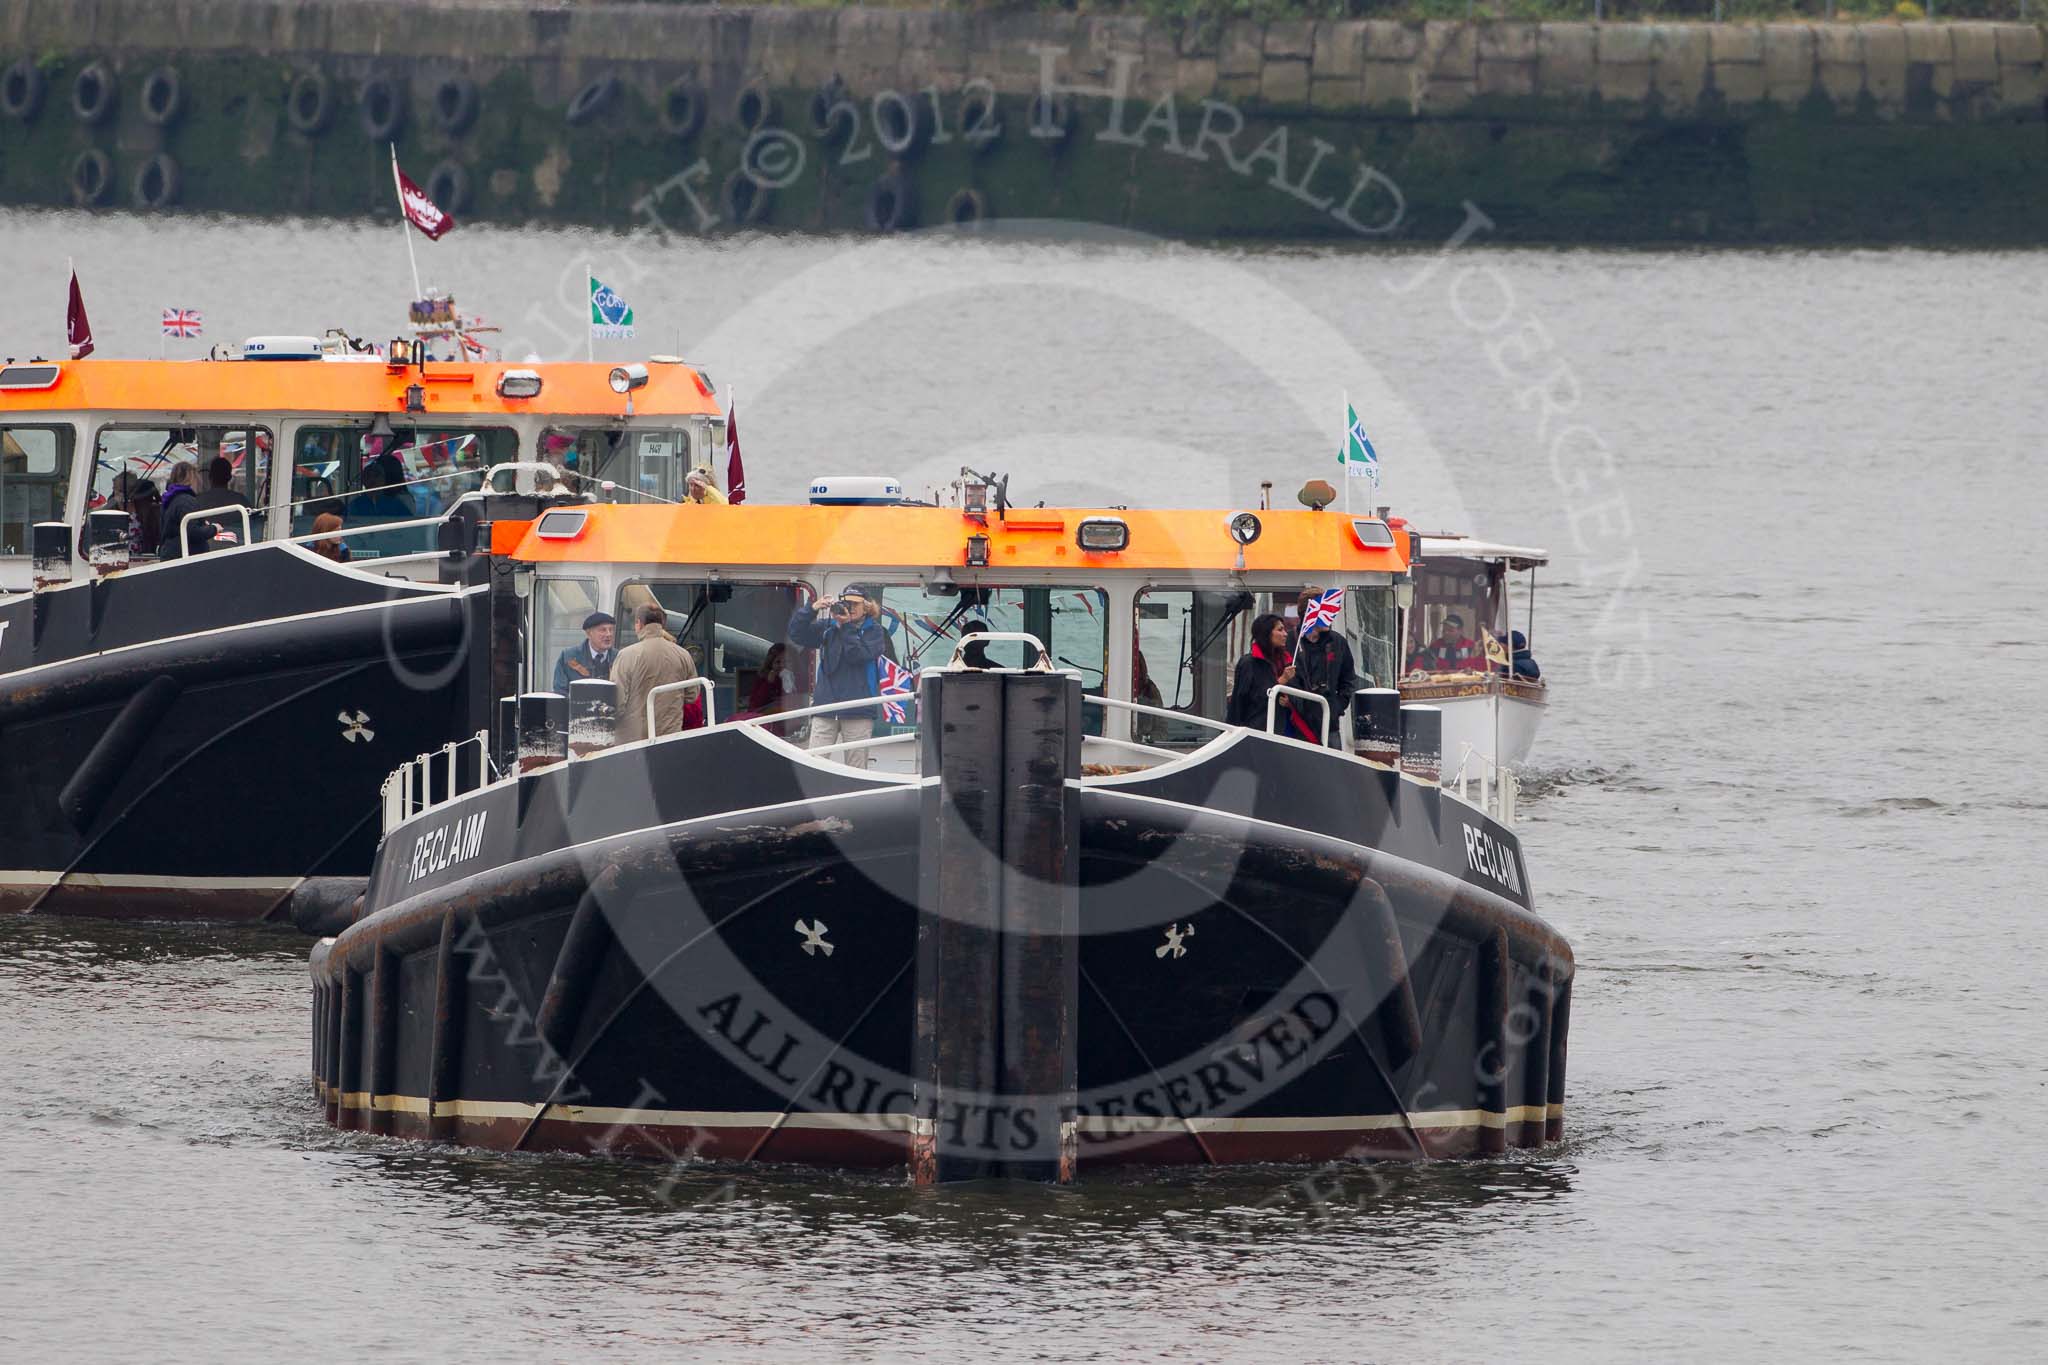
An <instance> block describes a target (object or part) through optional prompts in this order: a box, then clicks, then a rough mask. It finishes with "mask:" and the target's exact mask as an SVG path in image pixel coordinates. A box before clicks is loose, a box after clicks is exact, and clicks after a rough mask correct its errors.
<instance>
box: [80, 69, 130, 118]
mask: <svg viewBox="0 0 2048 1365" xmlns="http://www.w3.org/2000/svg"><path fill="white" fill-rule="evenodd" d="M120 93H121V87H120V86H119V85H118V84H117V83H116V82H115V80H114V73H113V72H111V71H109V70H107V66H106V63H105V62H93V63H91V64H90V65H88V66H87V67H86V68H85V70H83V71H81V72H79V73H78V75H77V76H76V77H74V78H73V79H72V82H71V112H72V113H73V114H76V115H77V116H78V121H79V122H80V123H84V124H88V125H90V124H96V123H103V122H105V121H106V117H107V115H109V114H111V113H113V112H114V101H115V99H116V98H117V97H118V96H119V95H120Z"/></svg>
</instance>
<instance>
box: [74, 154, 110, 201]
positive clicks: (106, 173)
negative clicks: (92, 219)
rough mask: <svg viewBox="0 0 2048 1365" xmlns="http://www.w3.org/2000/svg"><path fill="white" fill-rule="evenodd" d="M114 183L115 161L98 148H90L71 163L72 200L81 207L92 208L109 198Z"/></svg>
mask: <svg viewBox="0 0 2048 1365" xmlns="http://www.w3.org/2000/svg"><path fill="white" fill-rule="evenodd" d="M113 183H114V159H113V158H112V157H110V156H108V155H107V154H106V153H105V152H103V151H101V150H100V149H99V148H97V147H88V148H86V149H85V150H84V151H82V152H80V153H79V154H78V157H77V159H76V160H74V161H73V162H72V163H71V198H72V202H74V203H76V204H78V205H80V206H81V207H88V208H89V207H91V206H92V205H94V204H97V203H100V202H101V201H103V200H104V199H105V198H106V197H107V190H108V188H109V187H111V186H112V185H113Z"/></svg>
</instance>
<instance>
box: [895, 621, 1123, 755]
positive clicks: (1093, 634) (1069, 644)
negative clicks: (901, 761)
mask: <svg viewBox="0 0 2048 1365" xmlns="http://www.w3.org/2000/svg"><path fill="white" fill-rule="evenodd" d="M862 587H864V588H866V589H868V590H869V591H871V592H875V593H878V594H879V595H880V604H879V605H880V607H881V619H882V625H883V627H884V629H885V630H886V632H887V640H888V644H887V649H888V653H889V657H890V658H891V659H893V660H895V661H896V662H897V663H898V664H900V665H901V666H902V667H904V668H906V669H910V670H912V671H915V670H917V669H921V668H930V667H934V666H943V665H945V664H946V663H948V662H950V661H951V660H952V657H953V650H954V648H955V646H957V645H958V644H959V642H960V640H961V638H962V637H963V636H966V635H972V634H979V633H984V632H988V631H999V632H1001V631H1016V632H1022V633H1025V634H1028V635H1033V636H1036V637H1037V638H1038V639H1040V640H1043V641H1045V642H1046V648H1047V649H1049V650H1050V651H1051V652H1052V665H1053V667H1054V668H1066V669H1074V670H1077V671H1078V672H1079V673H1080V675H1081V686H1082V690H1083V691H1085V692H1086V693H1088V694H1089V695H1090V696H1098V697H1099V696H1101V695H1102V693H1103V684H1104V682H1105V680H1106V676H1107V675H1106V669H1107V667H1108V658H1109V595H1108V594H1107V593H1105V592H1104V591H1103V590H1102V589H1100V588H1094V587H1088V586H1085V585H1082V584H1069V585H1063V586H1054V587H1041V586H1036V585H1033V586H1028V587H987V586H982V587H961V588H956V589H953V590H951V591H934V590H933V589H931V588H927V587H924V586H922V585H920V584H916V583H888V584H883V583H873V584H867V583H864V584H862ZM980 648H981V649H982V650H984V651H985V654H986V658H987V660H988V662H989V663H990V664H992V665H994V666H996V667H999V668H1023V667H1026V666H1028V665H1030V664H1032V663H1034V662H1035V660H1033V659H1032V658H1030V654H1031V647H1030V646H1029V645H1027V644H1025V643H1023V642H1022V641H1019V640H1001V641H997V642H996V643H994V644H990V645H984V646H981V647H980ZM1081 725H1082V729H1083V730H1084V731H1085V732H1086V733H1088V734H1091V735H1097V734H1101V733H1102V709H1101V708H1100V707H1094V706H1090V707H1084V708H1082V712H1081ZM887 728H889V727H887V726H886V725H884V724H882V723H880V722H879V721H878V723H877V733H880V732H882V731H883V730H885V729H887Z"/></svg>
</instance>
